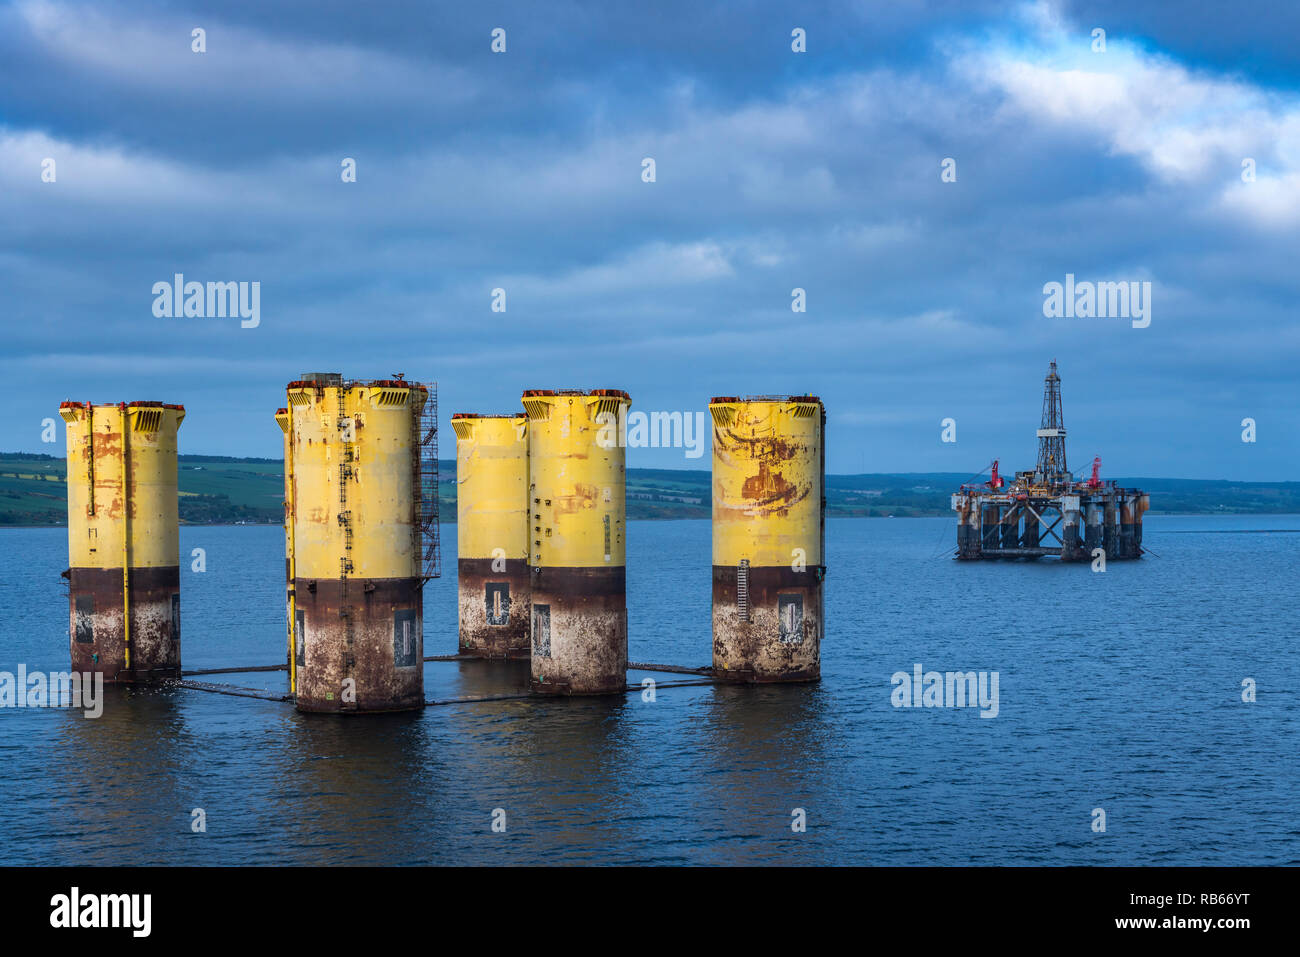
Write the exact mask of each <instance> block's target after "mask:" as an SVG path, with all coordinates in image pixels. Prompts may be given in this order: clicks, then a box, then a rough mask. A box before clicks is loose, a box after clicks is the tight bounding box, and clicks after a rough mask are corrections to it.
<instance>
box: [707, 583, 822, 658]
mask: <svg viewBox="0 0 1300 957" xmlns="http://www.w3.org/2000/svg"><path fill="white" fill-rule="evenodd" d="M737 578H738V576H737V570H736V568H735V567H734V566H729V565H714V566H713V672H712V673H713V676H714V677H716V678H717V679H718V680H720V681H731V682H745V683H761V682H772V681H817V680H818V679H819V678H821V638H822V624H823V606H822V582H821V580H820V570H819V569H817V568H814V567H810V568H808V569H807V570H806V571H802V572H798V571H794V570H793V569H791V568H789V567H779V568H761V567H751V568H750V569H749V615H748V618H749V620H748V621H745V620H742V617H741V614H740V612H739V610H738V607H737V594H736V592H737ZM794 599H797V600H798V601H797V607H798V608H799V611H800V615H799V618H800V619H801V620H800V621H799V622H798V629H797V632H794V633H790V632H788V630H787V629H788V626H789V624H790V622H789V620H788V618H787V621H786V622H785V623H784V624H783V623H782V621H781V620H780V615H781V610H782V606H783V605H785V606H786V609H787V610H786V614H787V616H789V615H790V611H789V608H790V607H791V602H792V600H794ZM783 631H787V633H786V634H785V635H783ZM792 634H797V636H798V637H797V638H792Z"/></svg>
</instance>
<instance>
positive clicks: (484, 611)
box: [457, 558, 531, 658]
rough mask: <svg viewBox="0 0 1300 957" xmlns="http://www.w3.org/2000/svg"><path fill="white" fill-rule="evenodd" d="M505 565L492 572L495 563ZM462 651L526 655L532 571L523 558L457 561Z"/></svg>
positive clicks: (482, 655) (493, 655)
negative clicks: (501, 568)
mask: <svg viewBox="0 0 1300 957" xmlns="http://www.w3.org/2000/svg"><path fill="white" fill-rule="evenodd" d="M494 563H495V564H497V565H498V566H499V567H500V566H504V567H503V570H502V571H499V572H498V571H493V570H492V566H493V564H494ZM457 576H458V586H457V588H458V592H457V595H458V597H457V602H458V605H459V621H460V645H459V647H460V654H461V655H463V656H470V657H475V658H527V657H528V656H529V648H530V646H529V635H528V624H529V615H530V612H531V601H530V599H529V589H530V583H529V579H530V572H529V567H528V562H526V561H524V560H523V559H518V558H511V559H500V560H497V559H492V558H462V559H459V560H458V562H457Z"/></svg>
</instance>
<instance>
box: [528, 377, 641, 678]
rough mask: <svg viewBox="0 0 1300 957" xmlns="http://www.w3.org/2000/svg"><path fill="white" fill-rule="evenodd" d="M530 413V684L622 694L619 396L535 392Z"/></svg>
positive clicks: (623, 481)
mask: <svg viewBox="0 0 1300 957" xmlns="http://www.w3.org/2000/svg"><path fill="white" fill-rule="evenodd" d="M523 404H524V409H525V411H526V412H527V413H528V444H529V455H528V477H529V499H530V501H529V511H530V516H531V521H530V523H529V541H530V543H531V544H530V546H529V550H530V558H529V561H530V564H531V565H532V575H531V581H530V588H529V590H530V592H531V600H532V620H531V623H530V625H531V629H530V630H531V634H532V655H531V657H532V682H531V687H532V690H533V691H536V692H538V693H541V694H621V693H623V692H624V690H625V689H626V688H627V572H626V567H625V566H626V550H627V544H626V541H625V526H626V520H627V475H626V468H625V452H626V449H625V445H626V441H625V437H624V435H623V430H624V428H625V427H626V420H627V409H628V406H630V405H631V399H629V398H628V395H627V393H626V392H622V391H619V390H617V389H597V390H595V391H592V392H580V391H560V392H554V391H551V390H542V389H535V390H529V391H527V392H525V393H524V394H523Z"/></svg>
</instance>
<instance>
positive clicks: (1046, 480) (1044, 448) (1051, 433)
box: [1034, 359, 1072, 485]
mask: <svg viewBox="0 0 1300 957" xmlns="http://www.w3.org/2000/svg"><path fill="white" fill-rule="evenodd" d="M1034 471H1035V473H1036V474H1035V476H1034V477H1035V478H1036V479H1037V483H1036V484H1039V485H1058V484H1060V483H1062V482H1068V481H1070V479H1071V477H1072V476H1071V475H1070V471H1069V468H1068V467H1067V466H1066V464H1065V422H1064V420H1063V418H1062V415H1061V377H1060V376H1059V375H1057V374H1056V360H1055V359H1053V360H1052V365H1051V367H1050V368H1049V369H1048V370H1047V378H1046V379H1045V380H1044V382H1043V424H1042V426H1041V427H1040V428H1039V430H1038V467H1037V468H1036V469H1035V470H1034Z"/></svg>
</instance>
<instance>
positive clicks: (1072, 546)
mask: <svg viewBox="0 0 1300 957" xmlns="http://www.w3.org/2000/svg"><path fill="white" fill-rule="evenodd" d="M1079 508H1080V506H1079V496H1077V495H1063V496H1061V542H1062V545H1061V561H1063V562H1077V561H1082V560H1083V558H1084V550H1083V538H1082V537H1081V536H1080V534H1079V519H1080V512H1079Z"/></svg>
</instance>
